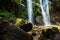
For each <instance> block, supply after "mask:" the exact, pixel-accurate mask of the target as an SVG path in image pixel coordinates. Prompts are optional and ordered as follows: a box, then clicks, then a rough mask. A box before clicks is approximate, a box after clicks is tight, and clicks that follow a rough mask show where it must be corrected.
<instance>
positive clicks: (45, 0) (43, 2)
mask: <svg viewBox="0 0 60 40" xmlns="http://www.w3.org/2000/svg"><path fill="white" fill-rule="evenodd" d="M40 6H41V10H42V16H43V22H44V25H45V26H49V25H51V23H50V15H49V0H40Z"/></svg>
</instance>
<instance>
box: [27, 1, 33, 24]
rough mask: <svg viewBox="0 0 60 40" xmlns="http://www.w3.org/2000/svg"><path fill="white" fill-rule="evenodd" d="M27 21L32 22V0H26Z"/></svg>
mask: <svg viewBox="0 0 60 40" xmlns="http://www.w3.org/2000/svg"><path fill="white" fill-rule="evenodd" d="M27 9H28V21H29V22H30V23H32V24H33V15H32V13H33V12H32V0H27Z"/></svg>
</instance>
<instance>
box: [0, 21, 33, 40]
mask: <svg viewBox="0 0 60 40" xmlns="http://www.w3.org/2000/svg"><path fill="white" fill-rule="evenodd" d="M0 40H33V37H32V36H30V35H29V34H27V33H26V32H24V31H23V30H21V29H19V28H17V27H16V26H15V25H13V24H11V23H9V22H5V21H4V22H0Z"/></svg>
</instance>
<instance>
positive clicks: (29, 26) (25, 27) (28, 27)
mask: <svg viewBox="0 0 60 40" xmlns="http://www.w3.org/2000/svg"><path fill="white" fill-rule="evenodd" d="M32 27H33V25H32V24H31V23H28V24H24V25H23V26H21V27H20V28H21V29H23V30H24V31H25V32H29V31H31V30H32Z"/></svg>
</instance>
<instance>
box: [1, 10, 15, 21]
mask: <svg viewBox="0 0 60 40" xmlns="http://www.w3.org/2000/svg"><path fill="white" fill-rule="evenodd" d="M0 17H2V18H4V19H7V20H9V21H10V22H15V20H16V16H15V15H13V13H9V12H8V11H5V10H3V11H2V10H0Z"/></svg>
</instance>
